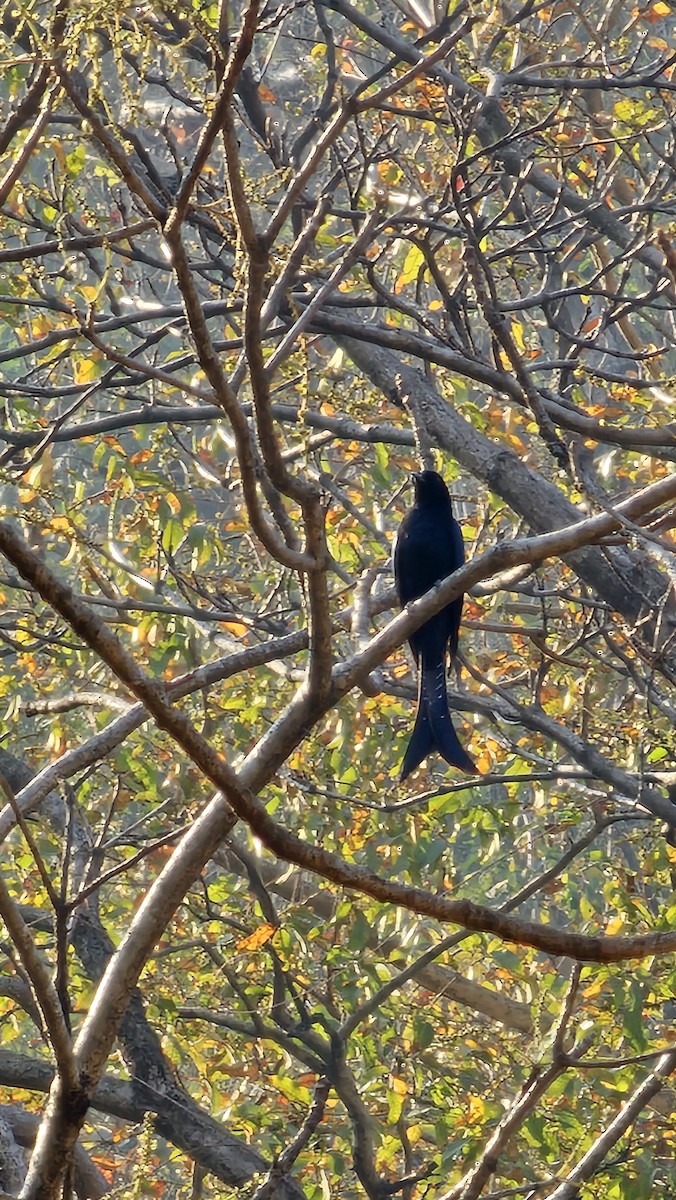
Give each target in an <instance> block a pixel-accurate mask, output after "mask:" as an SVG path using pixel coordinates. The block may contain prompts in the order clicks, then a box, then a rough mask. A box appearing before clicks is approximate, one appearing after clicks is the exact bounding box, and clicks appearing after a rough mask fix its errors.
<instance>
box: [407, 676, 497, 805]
mask: <svg viewBox="0 0 676 1200" xmlns="http://www.w3.org/2000/svg"><path fill="white" fill-rule="evenodd" d="M419 669H420V675H419V684H418V713H417V716H416V719H415V725H414V727H413V733H412V734H411V740H410V742H409V743H408V746H407V747H406V754H405V755H404V761H403V763H402V765H401V774H400V776H399V780H400V782H401V783H403V782H404V780H405V779H406V778H407V776H408V775H410V774H411V771H415V769H416V767H418V766H420V763H421V762H422V761H423V759H424V758H427V756H428V754H431V753H432V751H433V750H436V751H437V753H438V754H440V755H441V757H442V758H444V759H445V760H446V762H447V763H449V764H450V766H452V767H458V768H459V770H461V771H466V772H467V774H468V775H478V774H479V771H478V768H477V766H476V764H475V763H474V762H472V759H471V758H470V756H469V754H468V753H467V751H466V750H465V749H464V747H463V746H461V745H460V742H459V740H458V735H457V733H456V732H455V729H454V728H453V721H452V720H451V714H450V710H449V707H448V696H447V694H446V669H445V664H444V661H443V659H440V660H439V661H438V662H435V663H433V664H432V665H431V666H430V665H428V664H426V662H425V657H424V655H423V656H422V659H421V662H420V668H419Z"/></svg>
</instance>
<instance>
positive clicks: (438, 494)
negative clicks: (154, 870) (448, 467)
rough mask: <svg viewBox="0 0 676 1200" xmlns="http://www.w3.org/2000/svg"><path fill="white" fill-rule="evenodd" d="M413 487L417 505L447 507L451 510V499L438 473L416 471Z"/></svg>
mask: <svg viewBox="0 0 676 1200" xmlns="http://www.w3.org/2000/svg"><path fill="white" fill-rule="evenodd" d="M413 486H414V488H415V499H416V504H424V505H428V504H429V505H446V506H447V507H449V508H450V505H451V497H450V495H449V492H448V488H447V487H446V484H445V483H444V481H443V479H442V478H441V475H440V474H439V473H438V471H414V473H413Z"/></svg>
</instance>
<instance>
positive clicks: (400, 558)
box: [392, 471, 478, 783]
mask: <svg viewBox="0 0 676 1200" xmlns="http://www.w3.org/2000/svg"><path fill="white" fill-rule="evenodd" d="M413 483H414V486H415V504H414V505H413V508H412V509H411V510H410V512H408V513H407V514H406V516H405V517H404V519H403V521H402V523H401V525H400V526H399V532H398V534H397V537H396V540H395V543H394V550H393V553H392V564H393V568H394V581H395V584H396V587H397V592H398V594H399V602H400V604H401V605H402V607H403V606H404V605H406V604H409V603H410V602H411V601H412V600H417V599H418V597H419V596H423V595H424V594H425V592H428V591H429V590H430V588H432V587H434V585H435V583H438V582H439V580H440V579H445V578H446V576H447V575H451V574H452V572H453V571H455V570H457V568H458V567H461V566H462V564H463V563H464V561H465V548H464V545H463V541H462V533H461V531H460V526H459V525H458V522H457V521H456V520H455V518H454V516H453V511H452V508H451V497H450V495H449V493H448V488H447V487H446V484H445V483H444V481H443V479H442V478H441V475H438V474H437V472H436V471H418V472H416V473H415V474H414V476H413ZM463 598H464V597H463V596H458V598H457V599H456V600H451V603H450V604H447V605H446V607H445V608H442V610H441V612H438V613H437V614H436V616H434V617H430V618H429V620H428V621H425V624H424V625H421V627H420V629H417V630H416V632H415V633H414V634H412V636H411V639H410V641H409V645H410V647H411V650H412V651H413V654H414V657H415V661H416V663H417V666H418V714H417V716H416V721H415V726H414V728H413V733H412V735H411V740H410V742H409V743H408V747H407V749H406V754H405V756H404V761H403V763H402V767H401V775H400V779H401V782H402V783H403V781H404V780H405V779H406V777H407V776H408V775H410V774H411V771H414V770H415V768H416V767H417V766H419V765H420V763H421V762H422V761H423V759H424V758H427V755H428V754H431V753H432V751H433V750H436V751H437V752H438V753H439V754H440V755H441V756H442V758H445V759H446V762H447V763H450V765H451V766H452V767H459V768H460V770H461V771H467V772H468V773H470V774H473V775H475V774H478V771H477V767H476V766H475V764H474V763H473V762H472V760H471V758H470V756H469V754H468V753H467V751H466V750H464V749H463V747H462V746H461V745H460V742H459V741H458V736H457V734H456V732H455V729H454V728H453V722H452V720H451V714H450V712H449V708H448V695H447V692H446V656H447V655H448V656H449V659H450V661H452V659H453V655H454V654H455V653H456V651H457V649H458V630H459V628H460V616H461V613H462V602H463Z"/></svg>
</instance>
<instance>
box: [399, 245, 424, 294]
mask: <svg viewBox="0 0 676 1200" xmlns="http://www.w3.org/2000/svg"><path fill="white" fill-rule="evenodd" d="M424 261H425V255H424V254H423V252H422V250H419V249H418V247H417V246H411V248H410V250H409V251H408V254H407V255H406V258H405V259H404V265H403V267H402V269H401V275H400V276H399V278H398V279H397V282H396V283H395V285H394V290H395V292H396V293H397V295H398V294H399V293H400V292H403V290H404V288H405V287H406V284H407V283H412V282H413V280H414V279H417V277H418V272H419V271H420V268H421V266H422V265H423V263H424Z"/></svg>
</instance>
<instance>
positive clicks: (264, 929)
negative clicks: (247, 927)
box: [235, 923, 277, 950]
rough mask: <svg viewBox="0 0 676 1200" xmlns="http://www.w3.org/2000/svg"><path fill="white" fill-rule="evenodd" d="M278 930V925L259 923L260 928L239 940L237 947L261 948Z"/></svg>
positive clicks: (237, 948)
mask: <svg viewBox="0 0 676 1200" xmlns="http://www.w3.org/2000/svg"><path fill="white" fill-rule="evenodd" d="M276 932H277V926H276V925H270V924H269V923H266V924H265V925H259V926H258V929H254V931H253V933H250V934H249V935H248V937H245V938H242V939H241V941H239V942H237V944H236V946H235V949H236V950H260V948H261V946H264V945H265V943H266V942H269V941H270V938H272V937H274V935H275V933H276Z"/></svg>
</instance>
